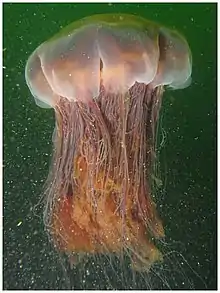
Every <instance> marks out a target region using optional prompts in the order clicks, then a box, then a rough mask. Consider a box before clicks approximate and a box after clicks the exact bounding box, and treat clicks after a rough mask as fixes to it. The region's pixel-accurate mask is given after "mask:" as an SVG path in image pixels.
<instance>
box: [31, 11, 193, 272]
mask: <svg viewBox="0 0 220 293" xmlns="http://www.w3.org/2000/svg"><path fill="white" fill-rule="evenodd" d="M191 63H192V62H191V53H190V49H189V46H188V44H187V42H186V41H185V39H184V38H183V37H182V36H181V35H179V34H178V33H177V32H176V31H173V30H170V29H168V28H165V27H163V26H160V25H158V24H155V23H153V22H150V21H147V20H145V19H142V18H139V17H136V16H132V15H121V14H120V15H117V14H115V15H111V14H110V15H96V16H92V17H88V18H84V19H82V20H80V21H78V22H76V23H73V24H71V25H70V26H68V27H67V28H65V29H64V30H63V31H61V33H59V34H58V35H57V36H55V37H54V38H52V39H51V40H49V41H47V42H45V43H43V44H42V45H41V46H39V47H38V48H37V49H36V50H35V51H34V53H33V54H32V55H31V56H30V58H29V60H28V62H27V65H26V81H27V84H28V86H29V88H30V91H31V93H32V94H33V96H34V97H35V100H36V103H37V104H38V105H39V106H41V107H52V108H54V110H55V118H56V128H55V133H54V139H53V140H54V154H53V162H52V165H51V171H50V174H49V177H48V184H47V187H46V190H45V211H44V219H45V225H46V227H47V229H48V232H49V235H50V236H51V239H52V240H53V242H54V244H55V246H56V247H57V249H58V250H59V251H61V252H65V253H66V254H68V255H70V256H71V255H72V254H73V253H78V254H81V255H84V254H87V255H96V254H116V255H121V254H123V253H127V254H129V256H130V257H131V265H132V268H133V269H135V270H141V271H143V270H146V271H148V270H149V269H150V267H151V266H152V265H153V264H154V263H155V262H156V261H159V260H162V254H161V253H160V251H159V250H158V249H157V248H156V246H155V245H154V243H153V241H152V239H160V238H161V237H164V230H163V225H162V222H161V220H160V218H159V216H158V214H157V211H156V205H155V203H154V202H153V200H152V190H151V184H150V179H151V175H152V174H151V173H152V169H153V165H154V162H155V155H156V146H155V131H156V123H157V120H158V115H159V110H160V107H161V101H162V96H163V91H164V86H169V87H172V88H183V87H186V86H188V85H189V83H190V76H191V67H192V65H191Z"/></svg>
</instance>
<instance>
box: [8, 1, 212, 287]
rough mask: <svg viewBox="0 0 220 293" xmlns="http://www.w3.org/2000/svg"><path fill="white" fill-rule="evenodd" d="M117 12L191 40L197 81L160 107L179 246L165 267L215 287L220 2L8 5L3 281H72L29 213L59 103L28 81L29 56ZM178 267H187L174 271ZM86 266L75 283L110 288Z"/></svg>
mask: <svg viewBox="0 0 220 293" xmlns="http://www.w3.org/2000/svg"><path fill="white" fill-rule="evenodd" d="M114 12H119V13H133V14H136V15H140V16H143V17H146V18H148V19H151V20H154V21H158V22H160V23H163V24H164V25H167V26H169V27H173V28H176V29H177V30H179V31H180V32H182V33H183V34H184V35H185V36H186V38H187V40H188V42H189V44H190V47H191V50H192V54H193V75H192V78H193V82H192V85H191V86H190V87H189V88H187V89H184V90H179V91H167V93H166V94H165V97H164V103H163V110H162V117H163V121H162V125H163V128H164V130H165V133H166V143H165V146H164V147H163V149H162V152H161V157H160V158H161V171H162V179H163V181H164V182H165V183H164V184H166V185H165V186H166V189H165V191H164V192H161V193H160V194H159V195H158V196H157V202H158V203H159V210H160V214H161V216H162V219H163V222H164V225H165V230H166V235H167V242H168V243H171V249H172V247H173V249H174V250H175V251H176V256H175V259H176V264H174V267H170V268H169V267H168V268H167V273H166V271H165V269H166V268H165V269H164V270H163V272H162V275H163V278H165V279H166V280H167V282H168V283H169V286H170V287H171V288H176V289H181V288H185V289H188V288H191V287H192V284H191V281H190V280H192V282H193V286H194V288H195V289H204V288H207V289H214V288H216V286H217V285H216V5H215V4H140V5H139V4H112V5H110V4H4V7H3V15H4V21H3V25H4V39H3V42H4V44H3V47H4V48H5V50H4V53H3V63H4V69H3V74H4V210H3V212H4V251H3V252H4V260H3V265H4V279H3V281H4V288H5V289H60V288H65V286H66V282H65V277H64V276H63V270H62V267H61V265H60V261H59V260H58V259H57V257H56V255H55V254H54V252H53V250H52V248H51V246H50V245H49V243H48V240H47V236H46V234H45V232H44V230H43V223H42V216H41V214H40V213H39V217H37V216H33V213H32V209H33V207H34V205H36V203H37V202H38V200H39V194H40V192H41V190H42V185H43V183H44V181H45V179H46V176H47V173H48V168H49V165H48V164H49V159H50V154H51V136H52V131H53V127H54V120H53V111H52V110H45V109H40V108H38V107H37V106H36V105H35V103H34V101H33V99H32V97H31V94H30V92H29V90H28V88H27V86H26V83H25V78H24V67H25V62H26V60H27V58H28V56H29V55H30V54H31V53H32V51H33V50H34V49H35V48H36V47H37V46H38V45H39V44H41V43H42V42H43V41H44V40H47V39H48V38H50V37H51V36H53V34H55V33H56V32H57V31H59V29H60V28H61V27H63V26H65V25H67V24H69V23H70V22H72V21H74V20H77V19H80V18H82V17H84V16H88V15H92V14H95V13H114ZM172 245H173V246H172ZM178 254H179V256H178ZM182 256H184V258H185V259H186V260H187V262H186V261H183V258H182ZM182 261H183V262H184V264H183V266H181V262H182ZM179 266H180V267H181V270H183V272H182V273H181V276H177V277H175V278H174V275H175V270H176V271H178V270H180V267H179ZM195 272H196V273H195ZM82 274H83V273H82ZM82 274H80V273H79V272H75V273H74V274H72V276H71V283H72V284H77V285H76V286H78V287H81V288H93V289H98V288H104V287H103V286H104V285H103V282H104V281H103V279H100V278H99V276H98V275H97V274H98V268H97V271H96V270H93V271H92V270H90V276H87V277H86V278H84V277H83V276H82ZM109 274H111V272H110V271H109ZM79 276H81V277H80V278H79ZM116 279H117V278H115V281H114V277H113V280H112V283H113V287H114V288H118V289H120V288H122V287H120V286H121V285H120V284H119V283H118V282H117V280H116ZM84 280H85V281H84ZM155 280H156V278H155ZM114 282H115V283H114ZM145 283H147V282H143V278H142V279H140V282H133V283H132V282H130V285H129V287H130V288H133V289H135V288H136V289H138V288H142V289H143V288H144V284H145ZM159 283H160V282H159V281H158V283H157V280H156V281H152V282H151V284H150V285H151V286H152V287H153V288H154V287H156V288H157V287H160V285H159ZM72 286H73V285H72ZM165 287H166V286H165Z"/></svg>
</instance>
